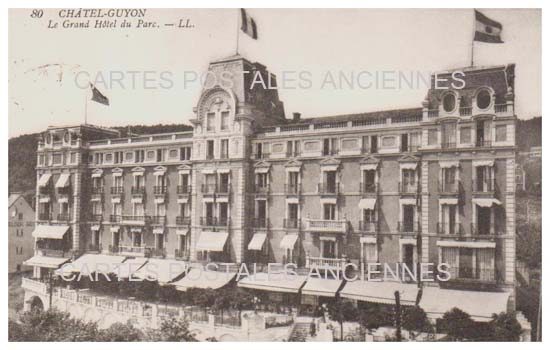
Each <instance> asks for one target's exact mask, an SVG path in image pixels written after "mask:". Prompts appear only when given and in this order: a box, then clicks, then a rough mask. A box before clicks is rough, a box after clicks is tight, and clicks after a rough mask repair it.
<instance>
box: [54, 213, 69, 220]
mask: <svg viewBox="0 0 550 350" xmlns="http://www.w3.org/2000/svg"><path fill="white" fill-rule="evenodd" d="M57 221H71V214H69V213H62V214H57Z"/></svg>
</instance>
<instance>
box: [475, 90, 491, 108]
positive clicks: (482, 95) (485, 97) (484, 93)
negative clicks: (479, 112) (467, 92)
mask: <svg viewBox="0 0 550 350" xmlns="http://www.w3.org/2000/svg"><path fill="white" fill-rule="evenodd" d="M476 103H477V108H479V109H487V108H489V106H490V105H491V93H490V92H489V91H488V90H485V89H483V90H481V91H479V92H478V93H477V96H476Z"/></svg>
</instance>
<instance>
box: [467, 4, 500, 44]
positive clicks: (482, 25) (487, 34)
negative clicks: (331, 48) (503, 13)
mask: <svg viewBox="0 0 550 350" xmlns="http://www.w3.org/2000/svg"><path fill="white" fill-rule="evenodd" d="M474 11H475V13H476V27H475V28H476V34H475V36H474V41H481V42H484V43H492V44H501V43H503V41H502V39H501V38H500V32H502V24H500V23H499V22H497V21H493V20H492V19H490V18H489V17H487V16H485V15H484V14H483V13H481V12H479V11H477V10H474Z"/></svg>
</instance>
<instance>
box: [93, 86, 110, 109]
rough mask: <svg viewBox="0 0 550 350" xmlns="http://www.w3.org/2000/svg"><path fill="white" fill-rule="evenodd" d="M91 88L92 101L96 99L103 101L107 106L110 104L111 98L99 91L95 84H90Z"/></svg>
mask: <svg viewBox="0 0 550 350" xmlns="http://www.w3.org/2000/svg"><path fill="white" fill-rule="evenodd" d="M90 88H91V89H92V101H96V102H97V103H101V104H103V105H106V106H108V105H109V99H108V98H107V97H105V95H103V94H102V93H101V92H99V90H98V89H97V88H96V87H95V86H94V85H93V84H90Z"/></svg>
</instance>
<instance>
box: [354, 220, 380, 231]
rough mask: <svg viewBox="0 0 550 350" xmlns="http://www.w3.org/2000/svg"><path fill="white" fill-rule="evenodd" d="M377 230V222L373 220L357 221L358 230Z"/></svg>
mask: <svg viewBox="0 0 550 350" xmlns="http://www.w3.org/2000/svg"><path fill="white" fill-rule="evenodd" d="M377 230H378V223H377V222H375V221H359V231H361V232H369V233H376V231H377Z"/></svg>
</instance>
